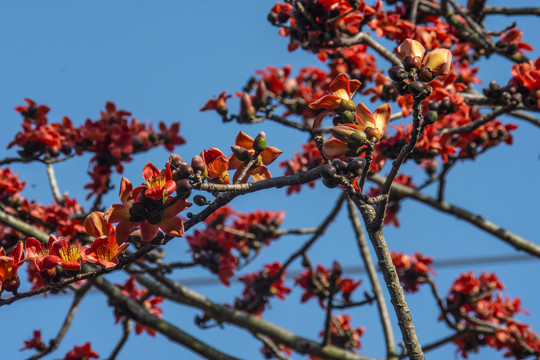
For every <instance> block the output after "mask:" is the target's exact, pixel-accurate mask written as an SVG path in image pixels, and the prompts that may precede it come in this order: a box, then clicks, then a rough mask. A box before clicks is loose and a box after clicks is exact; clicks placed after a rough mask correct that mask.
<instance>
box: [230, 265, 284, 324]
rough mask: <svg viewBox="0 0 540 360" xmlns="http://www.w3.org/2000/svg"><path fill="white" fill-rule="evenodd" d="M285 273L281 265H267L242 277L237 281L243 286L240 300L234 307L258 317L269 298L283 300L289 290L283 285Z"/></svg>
mask: <svg viewBox="0 0 540 360" xmlns="http://www.w3.org/2000/svg"><path fill="white" fill-rule="evenodd" d="M285 273H286V271H285V270H283V271H282V269H281V264H280V263H279V262H275V263H272V264H267V265H265V266H264V269H263V270H261V271H259V272H256V273H251V274H246V275H244V276H242V277H241V278H240V279H239V280H240V281H241V282H243V283H244V284H245V286H246V287H245V288H244V291H243V292H242V296H243V297H242V298H236V300H235V302H234V307H235V308H236V309H238V310H243V311H246V312H248V313H250V314H254V315H260V314H261V313H262V312H263V311H264V309H265V307H266V304H268V302H269V299H270V297H273V296H276V297H277V298H278V299H281V300H284V299H285V295H286V294H288V293H290V292H291V289H289V288H288V287H286V286H285V285H284V282H285Z"/></svg>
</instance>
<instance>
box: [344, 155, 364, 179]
mask: <svg viewBox="0 0 540 360" xmlns="http://www.w3.org/2000/svg"><path fill="white" fill-rule="evenodd" d="M365 166H366V159H364V158H362V157H355V158H351V159H349V161H347V171H348V172H350V173H351V174H353V175H354V176H360V175H362V173H363V172H364V168H365Z"/></svg>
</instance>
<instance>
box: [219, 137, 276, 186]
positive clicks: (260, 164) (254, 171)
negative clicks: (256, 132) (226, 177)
mask: <svg viewBox="0 0 540 360" xmlns="http://www.w3.org/2000/svg"><path fill="white" fill-rule="evenodd" d="M234 144H235V145H236V146H239V147H241V148H243V149H245V150H247V151H248V152H249V156H250V157H251V156H252V155H253V154H255V150H254V149H253V138H252V137H251V136H249V135H247V134H245V133H243V132H242V131H240V132H239V133H238V135H237V136H236V140H235V141H234ZM282 152H283V151H282V150H279V149H278V148H275V147H273V146H266V148H265V149H264V150H263V151H261V153H260V154H259V156H258V161H257V163H256V164H255V166H253V167H252V168H251V169H250V170H249V171H248V172H247V175H246V177H244V179H242V182H247V180H248V178H249V177H250V176H251V177H252V178H253V180H255V181H260V180H264V179H269V178H271V177H272V175H271V174H270V171H269V170H268V168H267V167H266V165H270V164H271V163H273V162H274V160H276V159H277V157H278V156H279V155H281V153H282ZM229 169H231V170H234V169H237V170H236V173H235V174H234V177H233V181H236V179H237V178H238V176H240V174H241V173H242V170H243V169H244V161H241V160H239V159H238V158H237V157H236V156H235V154H232V155H231V156H229Z"/></svg>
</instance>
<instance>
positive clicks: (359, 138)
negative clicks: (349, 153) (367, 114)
mask: <svg viewBox="0 0 540 360" xmlns="http://www.w3.org/2000/svg"><path fill="white" fill-rule="evenodd" d="M349 142H351V143H352V144H354V145H356V146H358V147H360V146H363V145H365V144H367V136H366V133H365V132H363V131H360V130H357V131H355V132H353V133H352V135H351V141H349Z"/></svg>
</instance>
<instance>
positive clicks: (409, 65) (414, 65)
mask: <svg viewBox="0 0 540 360" xmlns="http://www.w3.org/2000/svg"><path fill="white" fill-rule="evenodd" d="M420 66H422V58H420V57H418V56H407V57H406V58H405V59H403V67H404V68H405V70H407V71H411V70H412V69H419V68H420Z"/></svg>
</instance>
